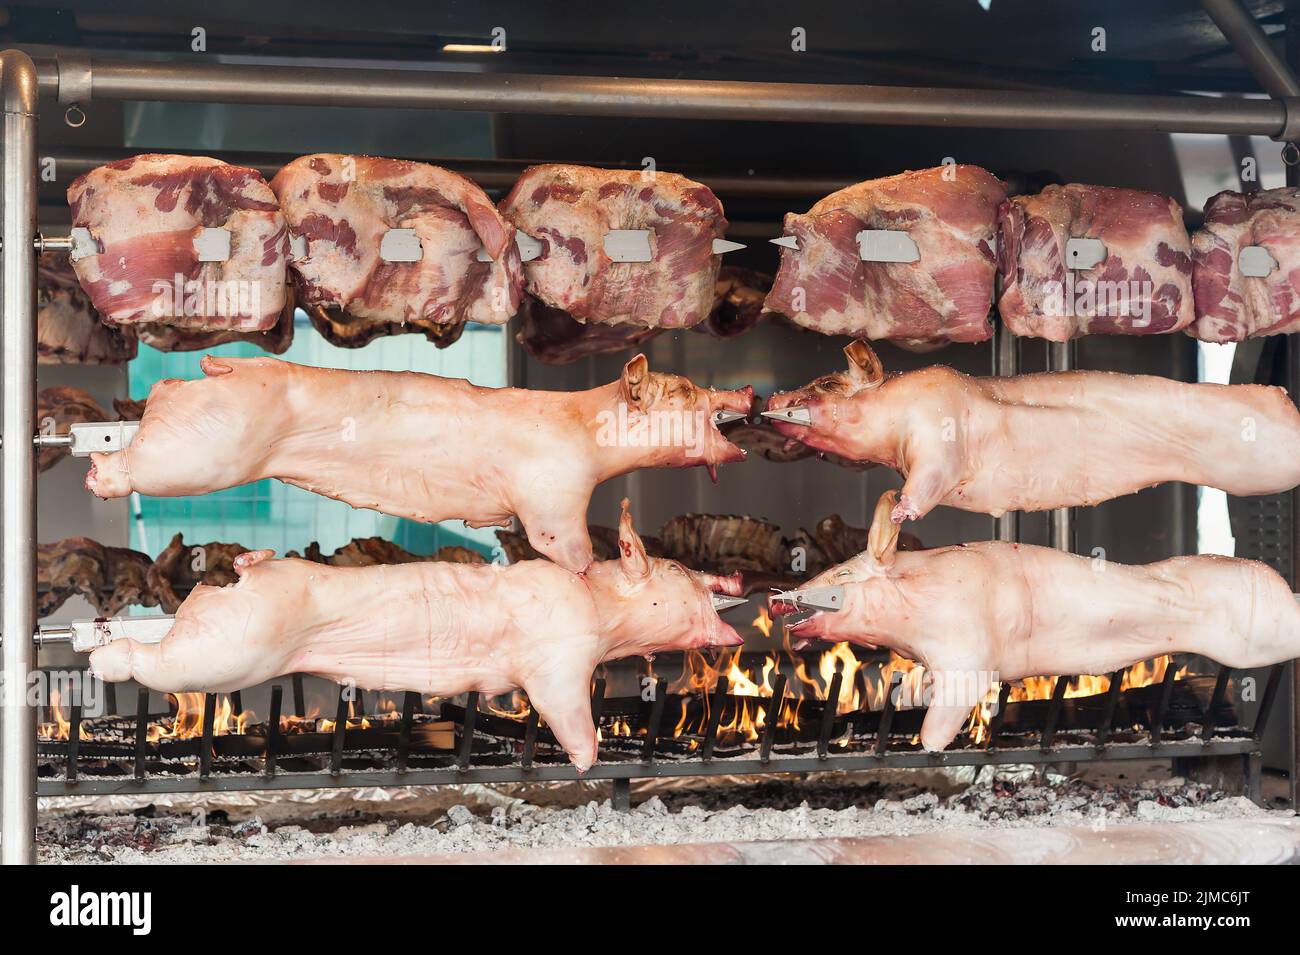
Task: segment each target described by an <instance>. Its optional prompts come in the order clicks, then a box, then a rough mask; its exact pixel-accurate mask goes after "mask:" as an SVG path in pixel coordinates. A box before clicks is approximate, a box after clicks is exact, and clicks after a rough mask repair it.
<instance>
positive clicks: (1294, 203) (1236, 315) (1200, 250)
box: [1188, 186, 1300, 342]
mask: <svg viewBox="0 0 1300 955" xmlns="http://www.w3.org/2000/svg"><path fill="white" fill-rule="evenodd" d="M1251 246H1257V247H1260V248H1262V249H1263V250H1264V253H1265V254H1266V255H1267V256H1268V259H1271V263H1270V262H1269V261H1267V260H1265V261H1264V262H1263V266H1264V267H1263V268H1262V269H1261V268H1252V269H1251V271H1252V272H1255V273H1258V272H1261V271H1264V270H1265V269H1267V272H1266V274H1263V275H1260V274H1252V275H1247V274H1246V273H1245V272H1243V271H1242V269H1241V254H1242V250H1243V249H1247V248H1249V247H1251ZM1251 254H1253V255H1259V253H1258V252H1253V253H1251ZM1297 279H1300V189H1296V188H1294V187H1291V186H1287V187H1285V188H1282V189H1266V190H1264V191H1263V192H1254V193H1241V192H1221V193H1219V194H1218V195H1216V196H1213V197H1212V198H1211V199H1210V201H1209V202H1207V203H1206V204H1205V225H1204V227H1203V228H1201V229H1199V230H1198V231H1197V233H1196V235H1195V236H1193V237H1192V289H1193V291H1194V292H1195V296H1196V322H1195V324H1193V325H1191V326H1190V327H1189V328H1188V331H1189V332H1191V333H1192V334H1193V335H1195V336H1196V337H1197V338H1199V339H1200V340H1201V341H1205V342H1239V341H1243V340H1245V339H1247V338H1254V337H1255V336H1257V335H1278V334H1281V333H1283V332H1294V331H1296V330H1298V329H1300V286H1298V285H1297Z"/></svg>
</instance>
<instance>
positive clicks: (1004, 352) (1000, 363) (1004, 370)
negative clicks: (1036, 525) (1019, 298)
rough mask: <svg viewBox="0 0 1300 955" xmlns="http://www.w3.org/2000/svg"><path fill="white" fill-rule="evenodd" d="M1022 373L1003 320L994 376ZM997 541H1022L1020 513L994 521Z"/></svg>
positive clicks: (996, 331) (996, 335) (997, 331)
mask: <svg viewBox="0 0 1300 955" xmlns="http://www.w3.org/2000/svg"><path fill="white" fill-rule="evenodd" d="M1019 373H1020V342H1019V340H1018V339H1017V338H1016V336H1015V335H1013V334H1011V330H1010V329H1009V328H1007V327H1006V325H1004V324H1002V321H1001V319H999V320H997V321H996V322H995V323H994V325H993V374H994V375H997V376H1000V377H1003V378H1009V377H1011V376H1012V375H1017V374H1019ZM993 523H994V530H995V533H996V535H997V540H1000V541H1008V542H1011V543H1014V542H1015V541H1018V540H1020V512H1019V511H1007V513H1005V514H1003V515H1002V516H1001V517H999V518H996V519H995V520H994V522H993Z"/></svg>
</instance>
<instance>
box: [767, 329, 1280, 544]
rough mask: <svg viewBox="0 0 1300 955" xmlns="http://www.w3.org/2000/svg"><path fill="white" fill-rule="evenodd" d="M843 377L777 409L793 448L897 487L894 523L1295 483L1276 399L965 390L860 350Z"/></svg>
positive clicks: (1128, 382)
mask: <svg viewBox="0 0 1300 955" xmlns="http://www.w3.org/2000/svg"><path fill="white" fill-rule="evenodd" d="M844 351H845V354H846V355H847V356H848V359H849V370H848V371H847V372H841V373H839V374H834V375H827V376H825V377H824V378H819V379H817V380H816V381H814V382H812V383H811V384H809V385H806V386H804V387H803V388H799V389H797V390H795V391H788V392H782V393H779V394H777V395H774V396H773V397H772V399H771V400H770V401H769V402H768V411H769V412H770V411H779V410H782V409H791V408H804V409H806V410H807V413H808V416H809V418H810V421H811V423H810V424H808V425H804V424H800V423H797V422H790V421H783V420H780V419H779V418H777V419H773V423H774V425H775V427H776V428H778V429H779V430H780V431H781V432H782V433H784V434H786V435H789V436H790V437H791V438H792V439H795V440H797V441H800V442H802V443H803V444H806V445H809V446H811V447H813V448H816V449H817V450H818V451H824V452H832V453H834V454H839V455H841V456H843V457H846V458H849V459H851V460H865V461H875V462H878V463H880V464H884V465H888V466H889V467H892V468H894V469H895V470H897V471H900V472H902V474H903V475H904V476H905V477H906V483H904V485H903V493H902V497H901V498H900V499H899V502H898V507H897V509H896V510H895V511H894V520H895V521H904V520H916V519H918V518H920V517H924V516H925V515H926V514H928V513H929V512H930V510H931V509H932V508H933V507H935V505H938V504H947V505H949V506H950V507H956V508H960V509H961V510H965V511H977V512H980V513H984V514H992V515H994V516H997V515H1000V514H1002V513H1004V512H1006V511H1039V510H1045V509H1050V508H1057V507H1077V506H1086V505H1092V504H1097V503H1099V502H1101V501H1107V500H1110V499H1111V498H1114V497H1119V496H1121V495H1124V494H1132V493H1133V492H1135V491H1139V490H1141V489H1142V488H1145V487H1151V486H1153V485H1156V484H1160V483H1162V482H1165V481H1186V482H1187V483H1189V484H1201V485H1205V486H1207V487H1216V488H1220V489H1221V490H1224V491H1227V492H1228V493H1229V494H1234V495H1239V496H1240V495H1250V494H1273V493H1277V492H1279V491H1286V490H1289V489H1290V488H1293V487H1295V486H1296V484H1297V483H1300V413H1298V412H1297V411H1296V408H1295V406H1294V405H1293V404H1292V403H1291V400H1290V399H1289V398H1288V397H1287V393H1286V391H1285V390H1284V389H1282V388H1275V387H1269V386H1264V385H1215V384H1188V383H1185V382H1179V381H1169V380H1167V379H1165V378H1159V377H1155V376H1150V375H1122V374H1115V373H1112V372H1099V371H1069V372H1055V373H1047V374H1034V375H1020V376H1018V377H1013V378H971V377H969V376H967V375H963V374H961V373H960V372H956V371H953V370H952V369H951V368H945V367H943V366H939V365H935V366H931V367H928V368H923V369H920V370H918V371H912V372H907V373H906V374H902V375H896V376H892V377H886V375H885V373H884V371H883V369H882V368H881V364H880V359H879V358H877V357H876V354H875V352H874V351H872V349H871V347H870V346H869V345H868V344H867V343H866V342H863V341H858V342H854V343H853V344H851V345H849V346H848V347H847V348H845V350H844Z"/></svg>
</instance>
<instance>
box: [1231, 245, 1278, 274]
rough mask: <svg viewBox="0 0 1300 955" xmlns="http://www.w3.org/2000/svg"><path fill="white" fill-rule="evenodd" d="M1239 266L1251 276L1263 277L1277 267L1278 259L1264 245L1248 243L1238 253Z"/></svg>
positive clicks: (1243, 272)
mask: <svg viewBox="0 0 1300 955" xmlns="http://www.w3.org/2000/svg"><path fill="white" fill-rule="evenodd" d="M1237 268H1239V269H1241V274H1242V275H1246V276H1250V277H1251V278H1263V277H1264V276H1266V275H1268V274H1269V273H1270V272H1272V271H1273V270H1274V269H1276V268H1277V259H1275V258H1273V256H1272V255H1271V254H1269V251H1268V249H1266V248H1264V247H1263V246H1262V245H1248V246H1246V247H1245V248H1244V249H1242V250H1241V252H1240V253H1239V254H1238V255H1237Z"/></svg>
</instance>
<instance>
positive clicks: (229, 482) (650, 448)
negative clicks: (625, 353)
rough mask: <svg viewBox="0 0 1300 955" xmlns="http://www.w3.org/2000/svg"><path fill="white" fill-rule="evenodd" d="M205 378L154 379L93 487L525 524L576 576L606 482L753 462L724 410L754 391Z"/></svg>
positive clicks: (624, 382) (265, 365) (663, 384)
mask: <svg viewBox="0 0 1300 955" xmlns="http://www.w3.org/2000/svg"><path fill="white" fill-rule="evenodd" d="M202 367H203V371H204V374H205V377H203V378H200V379H196V380H193V381H180V380H177V379H168V380H165V381H160V382H158V383H157V384H155V385H154V387H153V389H152V391H151V392H150V394H149V401H148V403H147V404H146V406H145V412H144V417H143V419H142V421H141V426H140V430H139V432H138V433H137V434H136V436H135V439H134V440H133V441H132V442H131V444H130V445H129V446H128V447H127V448H126V449H125V450H123V451H117V452H113V453H111V454H94V455H91V461H92V464H91V468H90V472H89V474H88V475H87V477H86V487H87V488H88V489H89V490H90V491H92V492H94V493H95V494H96V495H98V496H99V497H103V498H110V497H123V496H125V495H127V494H130V493H131V492H132V491H138V492H140V493H142V494H149V495H154V496H165V497H177V496H190V495H197V494H206V493H209V492H211V491H215V490H220V489H222V488H229V487H236V486H238V485H241V484H247V483H249V482H250V481H257V480H260V479H263V478H277V479H279V480H281V481H285V482H286V483H289V484H294V485H297V486H298V487H302V488H306V489H307V490H309V491H314V492H316V493H318V494H323V495H325V496H326V497H332V498H336V499H338V500H342V501H346V502H347V503H348V504H351V505H352V506H353V507H366V508H371V509H374V510H377V511H382V512H383V513H385V514H392V515H394V516H397V517H405V518H409V519H411V520H416V521H426V522H430V523H433V522H437V521H443V520H452V519H462V520H465V521H466V522H467V523H469V524H470V525H471V526H475V527H486V526H492V525H504V524H506V523H508V522H509V520H510V518H511V517H512V516H516V515H517V516H518V517H519V519H520V520H521V521H522V522H523V525H524V528H525V530H526V531H527V532H528V538H529V541H530V542H531V543H532V545H533V546H534V547H535V548H536V549H537V550H538V552H540V553H542V554H544V555H546V556H547V557H549V558H551V559H552V560H554V561H556V562H557V563H559V564H560V565H562V566H563V567H565V568H566V569H568V570H572V571H575V572H579V573H580V572H582V571H583V570H585V569H586V567H587V565H588V564H590V563H591V559H592V558H591V541H590V539H589V538H588V536H587V525H586V515H587V505H588V502H589V501H590V499H591V492H592V490H593V489H594V488H595V486H596V485H597V484H599V483H600V482H601V481H605V480H608V479H609V478H612V477H615V476H617V475H620V474H626V473H628V472H630V471H635V470H637V469H638V468H647V467H690V466H694V465H704V466H705V467H707V468H708V469H709V470H710V472H711V473H716V467H717V465H719V464H724V463H728V462H734V461H741V460H744V452H743V451H741V450H740V449H739V448H737V447H736V446H735V445H733V444H731V443H730V442H728V441H727V440H726V438H724V437H723V436H722V433H721V432H720V431H719V430H718V429H717V427H716V426H715V425H714V423H713V413H714V412H717V411H730V412H737V413H739V414H748V413H749V411H750V406H751V405H752V403H753V389H752V388H749V387H746V388H743V389H741V390H739V391H716V390H713V389H704V388H699V387H696V386H695V385H694V384H692V383H691V382H690V381H689V380H687V379H686V378H682V377H679V376H677V375H670V374H664V373H659V372H651V371H650V370H649V368H648V366H647V364H646V360H645V357H644V356H642V355H638V356H637V357H635V358H633V359H632V360H631V361H629V362H628V363H627V365H626V366H625V367H624V369H623V374H622V376H621V377H620V379H619V380H618V381H616V382H613V383H611V384H608V385H604V386H601V387H599V388H593V389H591V390H589V391H579V392H544V391H526V390H524V389H518V388H497V389H493V388H480V387H477V386H475V385H471V384H470V383H469V382H467V381H462V380H453V379H448V378H438V377H435V376H433V375H425V374H419V373H415V372H386V371H341V370H335V369H329V368H309V367H305V366H301V365H293V364H290V363H288V362H283V361H279V360H277V359H274V358H262V357H259V358H213V357H211V356H205V357H204V359H203V365H202Z"/></svg>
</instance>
